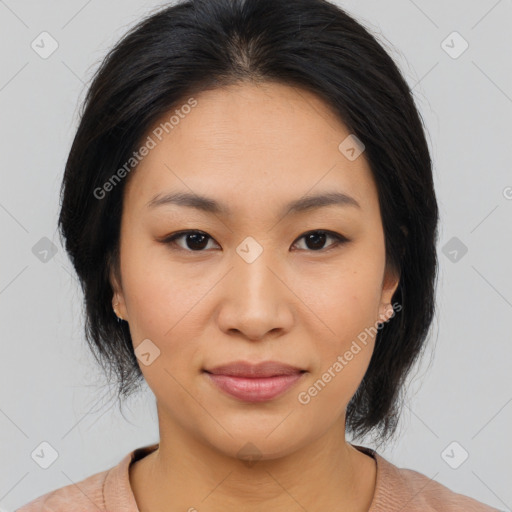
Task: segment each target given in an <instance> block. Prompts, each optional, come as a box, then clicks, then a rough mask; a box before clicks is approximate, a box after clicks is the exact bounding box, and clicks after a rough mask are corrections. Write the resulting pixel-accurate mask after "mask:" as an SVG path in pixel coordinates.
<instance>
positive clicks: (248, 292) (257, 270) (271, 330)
mask: <svg viewBox="0 0 512 512" xmlns="http://www.w3.org/2000/svg"><path fill="white" fill-rule="evenodd" d="M265 253H266V251H263V253H262V254H261V255H260V256H259V257H258V258H257V259H256V260H255V261H252V262H250V263H249V262H247V261H245V260H244V259H242V258H240V257H238V256H236V258H235V261H234V268H232V270H231V271H230V272H229V274H228V275H227V276H226V278H225V279H224V280H223V284H222V292H221V299H220V305H219V308H220V310H219V312H218V316H217V321H218V324H219V328H220V329H221V330H222V331H223V332H225V333H226V334H229V335H233V334H236V333H238V334H239V335H240V336H241V337H245V338H247V339H249V340H252V341H259V340H263V339H267V338H269V337H277V336H280V335H282V334H284V333H285V332H288V331H289V330H290V329H291V327H292V325H293V321H294V304H293V297H294V294H293V293H292V291H290V288H289V287H288V286H287V283H286V276H285V275H284V272H283V271H282V270H280V269H279V266H278V265H276V262H275V261H274V260H272V258H270V257H267V254H265Z"/></svg>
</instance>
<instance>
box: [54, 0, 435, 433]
mask: <svg viewBox="0 0 512 512" xmlns="http://www.w3.org/2000/svg"><path fill="white" fill-rule="evenodd" d="M265 81H269V82H270V81H273V82H279V83H282V84H287V85H290V86H293V87H297V88H303V89H305V90H308V91H310V92H313V93H315V94H316V95H318V96H319V97H320V98H321V99H323V100H324V101H325V102H326V103H327V104H328V105H329V106H330V108H332V110H333V112H335V113H336V114H337V115H338V116H339V118H340V120H341V121H342V122H343V123H344V124H345V125H346V126H347V128H348V129H349V130H350V132H351V133H353V134H355V135H356V136H357V137H358V138H359V139H360V140H361V141H362V142H363V143H364V145H365V148H366V149H365V152H364V156H365V158H366V159H367V161H368V163H369V165H370V167H371V171H372V174H373V177H374V179H375V182H376V184H377V188H378V196H379V203H380V208H381V216H382V220H383V229H384V235H385V241H386V262H387V264H388V265H390V266H391V268H394V269H396V270H397V271H398V272H399V273H400V283H399V286H398V289H397V290H396V292H395V295H394V296H393V300H392V302H393V303H395V304H399V305H400V308H401V311H400V312H399V313H398V314H397V315H395V317H394V318H393V319H392V320H390V321H389V322H387V323H386V324H384V326H382V328H381V329H380V330H379V332H378V335H377V339H376V345H375V350H374V353H373V356H372V358H371V361H370V364H369V367H368V370H367V372H366V374H365V376H364V378H363V380H362V382H361V384H360V386H359V388H358V390H357V392H356V393H355V395H354V396H353V398H352V400H351V401H350V403H349V404H348V407H347V417H346V429H347V431H348V432H351V433H353V434H354V436H355V437H359V436H363V435H366V434H367V433H370V432H375V431H376V432H377V433H378V438H379V439H380V440H381V442H383V441H385V440H386V439H388V438H389V437H391V436H392V435H393V433H394V432H395V430H396V427H397V424H398V419H399V415H400V408H401V407H400V406H401V405H402V404H401V392H402V391H403V385H404V380H405V377H406V376H407V374H408V373H409V371H410V370H411V368H412V366H413V363H414V362H415V361H416V360H417V359H418V356H419V355H420V353H421V352H422V348H424V345H425V340H426V338H427V334H428V331H429V327H430V325H431V322H432V319H433V315H434V295H435V279H436V274H437V264H438V262H437V255H436V239H437V223H438V206H437V202H436V197H435V193H434V188H433V177H432V163H431V158H430V154H429V150H428V146H427V142H426V138H425V132H424V128H423V125H422V120H421V117H420V114H419V112H418V111H417V109H416V107H415V103H414V100H413V97H412V93H411V89H410V87H409V86H408V85H407V83H406V81H405V80H404V78H403V77H402V75H401V73H400V71H399V69H398V67H397V65H396V64H395V63H394V61H393V60H392V58H391V57H390V56H389V55H388V54H387V53H386V51H385V50H384V49H383V47H382V46H381V45H380V44H379V43H378V42H377V40H376V39H375V37H374V36H373V35H371V34H370V33H369V31H368V30H367V29H365V28H364V27H363V26H362V25H361V24H360V23H358V22H357V21H356V20H355V19H353V18H352V17H351V16H349V15H348V14H347V13H346V12H344V11H343V10H342V9H341V8H339V7H338V6H336V5H334V4H332V3H330V2H328V1H326V0H294V1H293V2H290V1H289V0H245V1H244V0H189V1H182V2H180V3H177V4H175V5H171V6H169V7H166V8H163V9H161V10H160V11H158V12H156V13H154V14H152V15H150V16H149V17H148V18H146V19H144V20H142V21H141V22H140V23H139V24H138V25H137V26H135V27H134V28H133V29H132V30H130V31H129V32H128V34H126V35H125V36H124V37H123V38H122V40H121V41H119V42H118V43H117V45H116V46H115V47H114V48H113V49H112V50H111V51H110V52H109V53H108V55H107V56H106V58H105V59H104V61H103V62H102V64H101V66H100V67H99V69H98V70H97V72H96V74H95V76H94V77H93V80H92V83H91V85H90V87H89V89H88V91H87V96H86V98H85V101H84V104H83V105H82V110H81V112H80V114H81V118H80V123H79V126H78V129H77V132H76V136H75V138H74V141H73V144H72V148H71V151H70V154H69V158H68V160H67V163H66V169H65V174H64V178H63V182H62V189H61V194H62V196H61V198H62V209H61V212H60V217H59V228H60V231H61V234H62V237H63V239H64V244H65V247H66V250H67V252H68V253H69V256H70V258H71V261H72V263H73V265H74V267H75V269H76V272H77V274H78V278H79V280H80V283H81V286H82V290H83V293H84V297H85V309H86V327H85V329H86V339H87V341H88V343H89V345H90V347H91V349H92V351H93V353H94V355H95V356H96V359H97V360H98V362H99V363H100V364H101V365H102V367H103V369H104V370H105V371H106V372H107V373H108V375H109V378H110V376H111V375H112V374H114V375H115V376H116V380H117V382H118V397H119V398H121V397H127V396H128V395H130V394H132V392H133V391H134V390H135V389H136V387H137V386H138V385H139V384H140V383H141V381H143V376H142V373H141V371H140V368H139V365H138V363H137V359H136V357H135V355H134V350H133V346H132V340H131V338H130V331H129V327H128V324H127V323H126V322H122V323H121V324H119V323H118V322H117V321H116V316H115V315H114V313H113V311H112V295H113V290H112V288H111V285H110V282H109V272H110V269H111V268H112V269H113V270H114V271H115V272H116V275H118V276H119V233H120V221H121V211H122V199H123V189H124V186H125V184H126V180H121V181H120V183H119V184H117V185H116V186H115V187H113V189H112V190H111V191H110V192H109V193H108V194H105V196H104V197H101V198H98V197H97V194H95V190H98V188H100V187H102V186H103V185H104V184H105V183H106V182H107V181H108V180H109V179H110V178H111V177H112V175H113V174H114V173H115V172H116V171H117V170H118V169H119V168H120V167H121V166H123V164H125V162H127V161H128V160H129V159H130V157H131V156H132V154H133V152H134V151H135V150H137V149H138V147H139V146H138V145H139V143H140V141H141V140H142V139H143V137H144V136H145V135H146V134H147V132H148V130H149V129H150V128H151V127H152V126H153V124H154V123H155V121H157V120H158V119H160V118H161V117H162V116H163V115H164V114H165V113H167V112H169V111H170V110H171V109H173V108H175V107H176V106H177V105H179V104H180V102H183V101H184V99H186V98H190V97H191V96H193V95H197V94H199V93H200V92H201V91H205V90H207V89H214V88H219V87H223V86H226V85H231V84H235V83H242V82H265ZM134 172H136V167H135V168H134V170H132V171H131V173H134ZM119 277H120V276H119Z"/></svg>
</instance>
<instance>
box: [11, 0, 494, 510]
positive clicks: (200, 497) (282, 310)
mask: <svg viewBox="0 0 512 512" xmlns="http://www.w3.org/2000/svg"><path fill="white" fill-rule="evenodd" d="M437 223H438V207H437V202H436V197H435V192H434V188H433V179H432V163H431V159H430V155H429V151H428V146H427V143H426V139H425V133H424V130H423V126H422V122H421V119H420V116H419V114H418V111H417V110H416V107H415V105H414V101H413V98H412V95H411V92H410V89H409V87H408V85H407V83H406V82H405V80H404V79H403V77H402V75H401V74H400V72H399V70H398V68H397V67H396V65H395V64H394V62H393V61H392V59H391V58H390V56H389V55H388V54H387V53H386V52H385V51H384V49H383V48H382V47H381V46H380V45H379V43H378V42H377V41H376V40H375V38H374V37H373V36H372V35H370V34H369V33H368V32H367V31H366V30H365V29H364V28H363V27H362V26H361V25H360V24H359V23H357V22H356V21H355V20H354V19H352V18H351V17H350V16H348V15H347V14H346V13H345V12H343V11H342V10H341V9H340V8H338V7H336V6H335V5H333V4H331V3H329V2H327V1H325V0H298V1H295V2H289V1H286V0H247V1H245V2H244V1H242V0H236V1H229V0H191V1H185V2H182V3H180V4H177V5H175V6H171V7H168V8H165V9H163V10H161V11H160V12H157V13H156V14H154V15H152V16H151V17H149V18H148V19H146V20H144V21H143V22H141V23H140V24H139V25H138V26H137V27H135V28H134V29H133V30H131V32H130V33H129V34H128V35H127V36H125V37H124V38H123V39H122V40H121V41H120V42H119V43H118V44H117V46H116V47H115V48H114V49H113V50H112V51H111V52H110V54H109V55H108V56H107V58H106V59H105V61H104V62H103V64H102V66H101V68H100V69H99V70H98V72H97V74H96V76H95V79H94V81H93V83H92V85H91V87H90V89H89V91H88V95H87V98H86V102H85V105H84V110H83V113H82V117H81V122H80V125H79V127H78V130H77V133H76V136H75V139H74V142H73V146H72V148H71V151H70V155H69V158H68V161H67V165H66V171H65V175H64V180H63V188H62V209H61V214H60V219H59V226H60V228H61V232H62V235H63V237H64V240H65V246H66V249H67V251H68V253H69V255H70V258H71V260H72V262H73V264H74V266H75V269H76V271H77V274H78V276H79V278H80V280H81V283H82V286H83V290H84V294H85V304H86V308H87V318H86V320H87V325H86V334H87V339H88V341H89V343H90V345H91V348H92V349H93V351H94V353H95V355H96V356H97V358H98V361H99V362H100V363H102V364H103V365H104V367H105V369H106V370H107V371H110V372H115V374H116V375H117V376H118V380H119V396H120V397H121V396H123V397H126V396H128V395H129V394H130V393H132V392H133V391H134V390H135V389H136V387H137V385H138V384H140V382H141V381H142V380H145V381H146V382H147V383H148V385H149V387H150V388H151V390H152V391H153V393H154V394H155V397H156V401H157V410H158V419H159V430H160V441H159V443H157V444H154V445H151V446H146V447H140V448H138V449H136V450H134V451H132V452H131V453H129V454H127V455H126V457H124V459H123V460H122V461H121V462H120V463H119V464H118V465H117V466H115V467H113V468H111V469H109V470H105V471H103V472H101V473H98V474H96V475H92V476H90V477H89V478H87V479H85V480H84V481H82V482H79V483H78V484H77V485H69V486H66V487H63V488H61V489H57V490H55V491H53V492H50V493H47V494H46V495H44V496H41V497H40V498H38V499H36V500H33V501H32V502H31V503H29V504H27V505H26V506H24V507H22V508H21V509H19V510H21V511H23V512H32V511H37V510H52V511H54V512H58V511H64V510H65V511H73V510H77V511H78V510H80V511H89V510H91V511H93V510H102V511H103V510H105V511H114V510H123V511H130V512H135V511H136V510H140V511H142V512H145V511H151V512H160V511H162V512H163V511H166V512H169V511H174V510H176V511H177V510H188V511H195V510H198V511H218V510H223V511H232V510H246V511H256V510H262V509H263V508H264V507H265V508H267V509H268V510H272V511H281V510H285V511H291V510H308V511H311V512H312V511H315V510H345V511H354V512H355V511H357V512H363V511H369V510H372V511H379V512H383V511H395V510H396V511H398V510H408V511H420V510H421V511H423V512H424V511H434V510H436V511H441V510H442V511H446V510H450V511H456V510H457V511H465V512H467V511H475V512H476V511H482V512H484V511H490V510H495V509H492V508H491V507H489V506H486V505H484V504H483V503H480V502H478V501H476V500H474V499H472V498H469V497H465V496H462V495H460V494H456V493H455V492H453V491H451V490H449V489H448V488H446V487H445V486H443V485H441V484H439V483H437V482H435V481H431V480H430V479H429V478H427V477H426V476H424V475H422V474H420V473H418V472H416V471H413V470H410V469H400V468H398V467H396V466H394V465H393V464H391V463H390V462H389V461H387V460H386V459H384V458H383V457H382V456H380V455H379V454H378V451H377V450H373V449H370V448H367V447H363V446H359V445H353V444H352V443H350V442H347V441H346V433H350V434H351V435H352V436H354V437H355V438H357V437H361V436H363V435H366V434H370V433H373V434H375V435H376V437H377V440H378V441H379V442H380V444H383V443H385V442H386V441H387V440H389V439H390V438H391V436H392V435H393V434H394V433H395V430H396V426H397V422H398V419H399V416H400V405H401V404H400V397H401V392H402V388H403V383H404V380H405V377H406V376H407V374H408V372H409V370H410V369H411V367H412V365H413V364H414V363H415V362H416V361H417V360H418V358H419V356H420V354H421V353H422V349H424V347H425V342H426V339H427V335H428V332H429V328H430V325H431V323H432V319H433V315H434V310H435V304H434V293H435V280H436V273H437V258H436V241H437Z"/></svg>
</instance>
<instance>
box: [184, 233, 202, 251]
mask: <svg viewBox="0 0 512 512" xmlns="http://www.w3.org/2000/svg"><path fill="white" fill-rule="evenodd" d="M198 238H199V239H201V238H202V239H203V242H204V241H205V240H206V236H205V235H202V234H201V233H193V234H191V235H188V240H189V241H190V239H192V247H191V246H190V244H189V243H188V242H187V245H188V246H189V249H194V248H195V249H203V248H204V247H205V246H206V244H204V243H203V244H201V242H199V247H197V246H196V247H194V244H195V243H197V239H198Z"/></svg>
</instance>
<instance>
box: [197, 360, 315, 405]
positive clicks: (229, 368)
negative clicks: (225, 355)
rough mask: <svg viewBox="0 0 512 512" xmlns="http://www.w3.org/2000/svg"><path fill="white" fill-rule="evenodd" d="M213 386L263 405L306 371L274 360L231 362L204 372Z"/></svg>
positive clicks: (283, 391) (230, 394)
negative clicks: (255, 362)
mask: <svg viewBox="0 0 512 512" xmlns="http://www.w3.org/2000/svg"><path fill="white" fill-rule="evenodd" d="M204 373H205V375H206V376H207V377H208V380H209V381H210V382H212V383H213V384H214V385H215V387H216V388H217V389H219V390H221V391H222V392H224V393H226V394H227V395H229V396H231V397H232V398H236V399H238V400H241V401H243V402H266V401H268V400H272V399H274V398H277V397H279V396H280V395H282V394H284V393H285V392H286V391H287V390H289V389H290V388H292V387H293V386H294V385H296V383H297V382H298V381H300V380H301V379H302V377H303V375H304V374H305V373H306V370H302V369H301V368H299V367H297V366H291V365H289V364H285V363H280V362H278V361H264V362H262V363H258V364H251V363H248V362H246V361H235V362H233V363H228V364H224V365H220V366H215V367H214V368H210V369H209V370H205V371H204Z"/></svg>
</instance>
